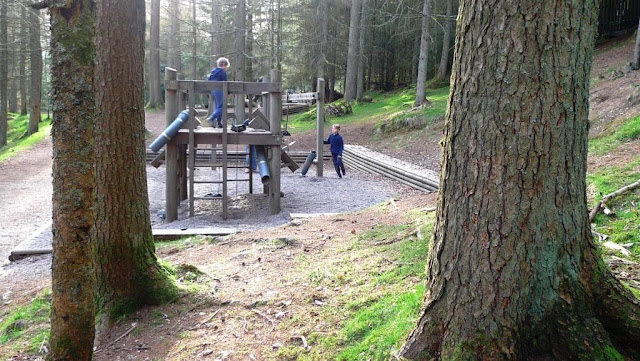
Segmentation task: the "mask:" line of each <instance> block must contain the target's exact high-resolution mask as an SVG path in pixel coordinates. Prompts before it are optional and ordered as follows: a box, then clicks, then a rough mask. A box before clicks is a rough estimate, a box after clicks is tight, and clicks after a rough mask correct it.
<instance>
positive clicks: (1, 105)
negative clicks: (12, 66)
mask: <svg viewBox="0 0 640 361" xmlns="http://www.w3.org/2000/svg"><path fill="white" fill-rule="evenodd" d="M8 11H9V6H8V4H7V0H0V147H2V146H3V145H6V144H7V131H8V122H7V111H8V109H7V105H8V101H7V93H8V90H9V89H8V87H7V80H8V79H9V54H8V44H9V36H8V33H7V12H8Z"/></svg>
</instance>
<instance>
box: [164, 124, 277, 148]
mask: <svg viewBox="0 0 640 361" xmlns="http://www.w3.org/2000/svg"><path fill="white" fill-rule="evenodd" d="M193 133H194V137H195V139H194V141H195V144H222V134H223V132H222V129H220V128H209V127H200V128H196V129H194V132H193ZM280 139H281V137H280V136H277V135H274V134H272V133H270V132H268V131H266V130H260V129H253V128H247V130H245V131H244V132H240V133H236V132H232V131H231V130H230V128H227V144H251V145H280V144H281V140H280ZM173 140H174V141H175V142H176V144H189V129H180V131H179V132H178V134H177V135H176V136H175V137H174V139H173Z"/></svg>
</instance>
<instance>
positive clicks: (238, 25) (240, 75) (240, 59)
mask: <svg viewBox="0 0 640 361" xmlns="http://www.w3.org/2000/svg"><path fill="white" fill-rule="evenodd" d="M236 4H237V5H236V13H235V21H234V26H235V30H236V34H235V37H236V39H235V40H236V41H235V54H236V57H235V64H232V65H233V66H234V67H235V80H236V81H244V79H245V50H246V49H245V46H246V37H245V36H246V28H245V26H246V4H245V0H237V3H236ZM234 108H235V110H234V114H235V116H236V120H237V121H238V122H240V123H241V122H242V121H243V120H244V115H243V113H244V109H245V107H244V99H243V98H242V97H240V96H236V97H235V103H234Z"/></svg>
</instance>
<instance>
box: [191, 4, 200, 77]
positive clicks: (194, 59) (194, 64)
mask: <svg viewBox="0 0 640 361" xmlns="http://www.w3.org/2000/svg"><path fill="white" fill-rule="evenodd" d="M191 17H192V19H193V24H192V30H193V31H192V34H191V35H192V36H193V48H192V51H191V79H196V80H197V79H199V77H198V18H197V17H196V0H191Z"/></svg>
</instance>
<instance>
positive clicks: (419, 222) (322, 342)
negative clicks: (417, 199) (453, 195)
mask: <svg viewBox="0 0 640 361" xmlns="http://www.w3.org/2000/svg"><path fill="white" fill-rule="evenodd" d="M378 211H379V212H380V213H384V207H382V208H380V209H379V210H378ZM409 216H410V217H411V218H412V219H413V220H414V221H413V222H412V223H409V224H405V225H384V224H381V225H378V226H376V227H374V228H373V229H371V230H368V231H366V232H362V233H360V234H359V235H358V236H356V237H353V238H352V239H351V241H350V242H348V243H346V244H344V245H343V249H340V250H337V251H336V255H339V257H338V259H336V260H334V261H333V263H331V264H322V265H319V267H315V269H312V270H311V271H307V276H308V277H309V279H310V281H311V283H312V284H313V285H314V286H317V287H325V288H329V287H331V288H333V287H339V288H340V289H341V290H343V293H342V294H341V295H340V296H339V297H338V299H337V301H335V302H333V303H329V304H327V305H325V306H324V307H323V308H322V310H321V311H319V312H320V316H319V317H320V318H321V319H322V320H323V321H324V322H327V323H329V324H337V325H339V329H338V330H337V331H334V332H331V333H329V334H325V333H321V332H314V331H310V332H309V333H308V335H309V336H308V340H309V344H310V345H312V347H311V349H309V350H305V349H303V348H302V347H299V346H291V345H288V346H286V347H283V348H281V349H279V350H278V351H277V352H276V354H275V355H274V358H275V359H278V360H388V359H389V358H390V356H391V355H392V353H393V351H394V350H395V349H398V348H399V347H400V346H401V344H402V342H404V340H405V338H406V336H407V335H408V334H409V332H410V331H411V329H412V328H413V326H414V324H415V322H416V320H417V316H418V313H419V311H420V307H421V304H422V298H423V294H424V285H423V282H422V281H423V279H424V269H425V264H426V259H427V251H428V244H429V242H428V241H427V240H426V239H424V237H418V236H417V235H418V234H419V235H430V234H431V231H432V230H433V222H434V215H433V213H431V214H429V215H426V214H424V213H422V212H411V213H410V214H409ZM418 228H419V229H420V232H417V229H418ZM381 241H391V243H389V244H382V243H380V242H381ZM376 244H378V245H376ZM301 263H302V264H304V262H301ZM304 267H305V268H306V267H309V264H304ZM312 267H313V266H312ZM289 322H290V324H289V325H285V326H284V327H288V328H289V327H291V328H302V327H304V326H305V325H306V324H309V323H310V322H309V321H308V320H305V319H303V318H301V317H298V318H294V319H291V320H290V321H289Z"/></svg>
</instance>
